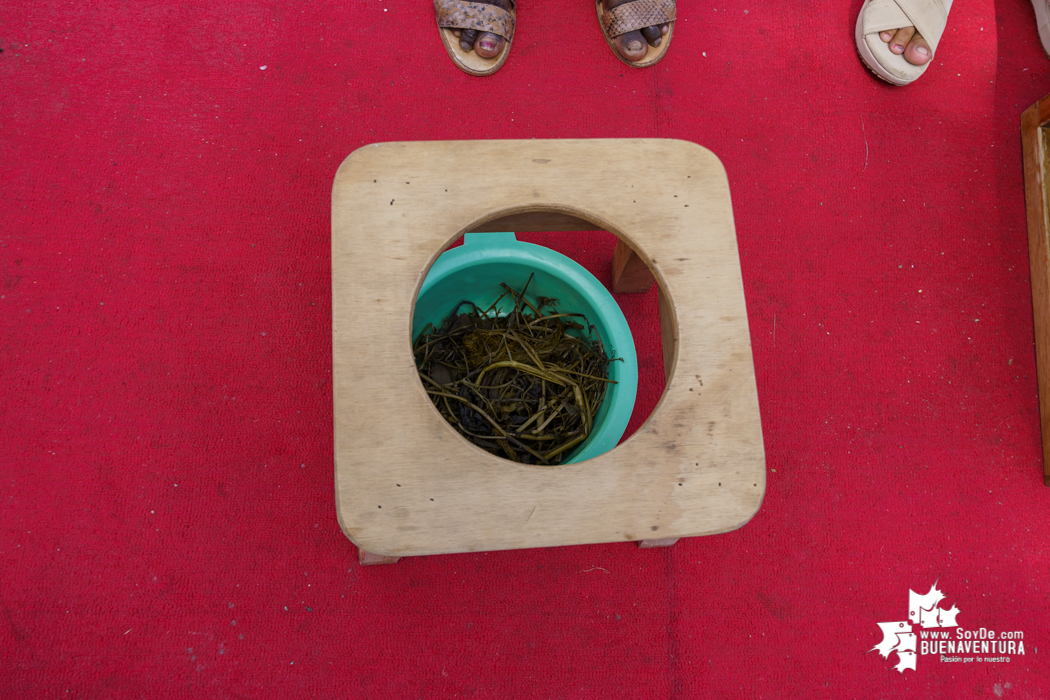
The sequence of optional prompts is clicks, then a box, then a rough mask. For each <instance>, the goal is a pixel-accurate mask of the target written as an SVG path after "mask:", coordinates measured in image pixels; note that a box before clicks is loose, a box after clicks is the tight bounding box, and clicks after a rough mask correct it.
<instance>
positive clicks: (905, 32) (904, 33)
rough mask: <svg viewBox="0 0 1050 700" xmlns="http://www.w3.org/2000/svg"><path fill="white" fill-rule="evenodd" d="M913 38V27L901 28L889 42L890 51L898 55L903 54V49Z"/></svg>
mask: <svg viewBox="0 0 1050 700" xmlns="http://www.w3.org/2000/svg"><path fill="white" fill-rule="evenodd" d="M913 36H915V27H901V28H900V29H898V30H897V33H896V34H894V35H893V39H891V40H890V51H892V52H893V53H895V54H898V55H899V54H902V53H904V48H905V47H906V46H907V45H908V42H909V41H911V38H912V37H913Z"/></svg>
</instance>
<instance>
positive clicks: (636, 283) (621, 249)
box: [612, 239, 656, 294]
mask: <svg viewBox="0 0 1050 700" xmlns="http://www.w3.org/2000/svg"><path fill="white" fill-rule="evenodd" d="M654 282H656V278H655V277H653V273H652V270H650V269H649V266H648V265H646V264H645V261H644V260H642V258H641V257H640V256H638V255H636V254H635V252H634V251H633V250H631V246H629V245H627V244H626V243H624V242H623V241H621V240H619V239H617V240H616V250H614V251H613V259H612V290H613V292H615V293H616V294H623V293H628V294H638V293H642V292H648V291H649V290H650V289H652V287H653V283H654Z"/></svg>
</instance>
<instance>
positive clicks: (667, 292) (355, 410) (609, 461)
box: [332, 139, 766, 563]
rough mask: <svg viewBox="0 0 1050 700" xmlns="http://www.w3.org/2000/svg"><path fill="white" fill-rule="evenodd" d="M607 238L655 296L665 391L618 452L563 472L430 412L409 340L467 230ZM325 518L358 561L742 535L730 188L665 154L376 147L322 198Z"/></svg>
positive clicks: (747, 477)
mask: <svg viewBox="0 0 1050 700" xmlns="http://www.w3.org/2000/svg"><path fill="white" fill-rule="evenodd" d="M595 229H600V230H606V231H610V232H612V233H614V234H616V235H617V236H618V237H619V238H620V241H621V245H619V246H618V250H617V254H616V258H617V259H616V261H615V265H614V268H615V269H616V275H615V276H616V279H617V284H618V287H620V288H624V287H627V288H633V289H639V288H648V285H651V284H652V279H653V277H654V276H655V280H656V281H657V283H658V285H659V308H660V324H661V328H662V333H663V353H664V367H665V372H666V376H667V387H666V389H665V391H664V395H663V397H662V398H661V400H660V402H659V404H658V405H657V406H656V408H655V409H654V411H653V413H652V415H651V416H650V417H649V419H648V420H647V421H646V422H645V423H644V424H643V425H642V427H641V428H639V429H638V431H637V432H635V434H634V435H632V436H631V438H630V439H628V440H627V441H625V442H624V443H623V444H621V445H619V446H618V447H616V448H615V449H613V450H611V451H609V452H607V453H605V454H604V455H601V456H599V457H596V458H594V459H591V460H588V461H585V462H582V463H580V464H570V465H565V466H558V467H537V466H528V465H521V464H516V463H513V462H510V461H507V460H504V459H501V458H499V457H496V456H494V455H492V454H489V453H488V452H485V451H483V450H481V449H479V448H477V447H475V446H473V445H471V444H469V443H468V442H467V441H466V440H464V439H463V438H462V437H461V436H460V435H458V434H457V433H456V431H455V429H454V428H452V426H450V425H449V424H448V423H446V422H445V420H444V418H442V417H441V416H440V415H439V414H438V412H437V410H436V409H435V408H434V406H433V404H432V403H431V402H430V399H429V398H428V396H427V394H426V392H425V390H424V389H423V385H422V382H421V381H420V380H419V378H418V376H417V374H416V368H415V363H414V359H413V355H412V348H411V342H412V339H411V338H410V337H409V335H410V328H411V324H412V311H413V306H414V303H415V299H416V296H417V294H418V292H419V289H420V286H421V285H422V283H423V280H424V278H425V277H426V274H427V271H428V270H429V269H430V266H431V264H433V262H434V260H435V259H436V258H437V256H438V255H439V254H440V253H441V252H442V251H444V250H445V248H446V247H447V246H448V245H449V244H451V243H452V242H453V241H455V240H456V239H457V238H458V237H459V236H462V235H463V234H464V233H467V232H478V231H554V230H562V231H564V230H570V231H571V230H595ZM332 325H333V329H332V333H333V340H332V354H333V394H334V403H335V464H336V475H335V476H336V506H337V510H338V514H339V522H340V525H341V526H342V528H343V531H344V532H345V533H346V535H347V537H349V538H350V539H351V541H353V542H354V544H356V545H357V546H358V548H359V550H360V556H361V560H362V562H363V563H388V562H391V561H396V560H397V558H398V557H401V556H410V555H424V554H441V553H451V552H477V551H487V550H497V549H518V548H526V547H553V546H560V545H573V544H589V543H598V542H616V541H645V542H648V543H649V544H650V545H652V546H666V545H669V544H673V542H674V541H675V540H676V539H677V538H679V537H692V536H697V535H711V534H715V533H720V532H727V531H730V530H734V529H736V528H738V527H740V526H742V525H744V524H745V523H746V522H747V521H748V520H750V519H751V517H752V516H754V514H755V513H756V512H757V511H758V508H759V506H760V505H761V503H762V497H763V494H764V493H765V474H766V472H765V452H764V448H763V444H762V428H761V423H760V418H759V410H758V392H757V390H756V386H755V372H754V365H753V362H752V358H751V344H750V336H749V332H748V324H747V311H746V308H745V305H744V290H743V283H742V280H741V276H740V260H739V257H738V253H737V245H736V234H735V231H734V228H733V213H732V207H731V205H730V201H729V185H728V181H727V179H726V175H725V170H724V169H723V167H722V164H721V163H720V162H719V161H718V159H717V158H716V157H715V156H714V154H712V153H711V152H710V151H708V150H706V149H704V148H701V147H700V146H697V145H695V144H692V143H688V142H684V141H672V140H663V139H624V140H621V139H616V140H581V141H539V140H531V141H461V142H454V141H441V142H415V143H380V144H373V145H370V146H365V147H363V148H360V149H358V150H357V151H355V152H354V153H352V154H351V155H350V156H349V157H348V158H347V159H346V160H345V161H344V162H343V164H342V166H341V167H340V168H339V172H338V173H337V174H336V177H335V185H334V187H333V192H332Z"/></svg>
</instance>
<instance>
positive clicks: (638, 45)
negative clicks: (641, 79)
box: [616, 30, 649, 63]
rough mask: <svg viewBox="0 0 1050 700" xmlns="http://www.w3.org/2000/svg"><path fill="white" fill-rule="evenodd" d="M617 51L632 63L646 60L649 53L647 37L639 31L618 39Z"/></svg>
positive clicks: (622, 35)
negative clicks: (646, 43) (646, 42)
mask: <svg viewBox="0 0 1050 700" xmlns="http://www.w3.org/2000/svg"><path fill="white" fill-rule="evenodd" d="M616 50H617V51H619V52H620V55H621V56H623V57H624V58H625V59H627V60H628V61H631V62H632V63H635V62H637V61H640V60H642V59H643V58H645V54H646V53H647V52H648V51H649V49H648V48H647V47H646V45H645V37H643V36H642V33H641V32H640V31H637V30H636V31H633V32H627V33H626V34H621V35H620V36H618V37H616Z"/></svg>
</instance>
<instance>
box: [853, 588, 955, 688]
mask: <svg viewBox="0 0 1050 700" xmlns="http://www.w3.org/2000/svg"><path fill="white" fill-rule="evenodd" d="M942 600H944V594H943V593H941V592H940V591H938V590H937V583H936V582H934V584H933V585H932V586H930V592H929V593H927V594H926V595H919V594H918V593H916V592H915V591H913V590H911V589H908V617H909V618H910V619H909V620H908V621H905V622H880V623H878V624H879V629H881V630H882V641H881V642H879V643H878V644H876V645H875V646H874V647H872V649H871V650H870V651H878V652H879V654H881V655H882V658H884V659H888V658H889V656H890V652H892V651H895V652H897V659H898V663H897V665H896V666H895V667H894V668H896V669H897V670H898V671H900V672H901V673H904V669H906V668H910V669H911V670H912V671H914V670H915V651H916V637H915V633H914V632H912V625H913V624H914V625H918V626H920V627H923V628H925V629H929V628H931V627H957V626H958V625H957V623H956V622H955V617H956V616H957V615H958V614H959V608H957V607H955V606H954V605H953V606H952V607H951V609H950V610H945V609H944V608H939V607H937V603H939V602H941V601H942Z"/></svg>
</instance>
